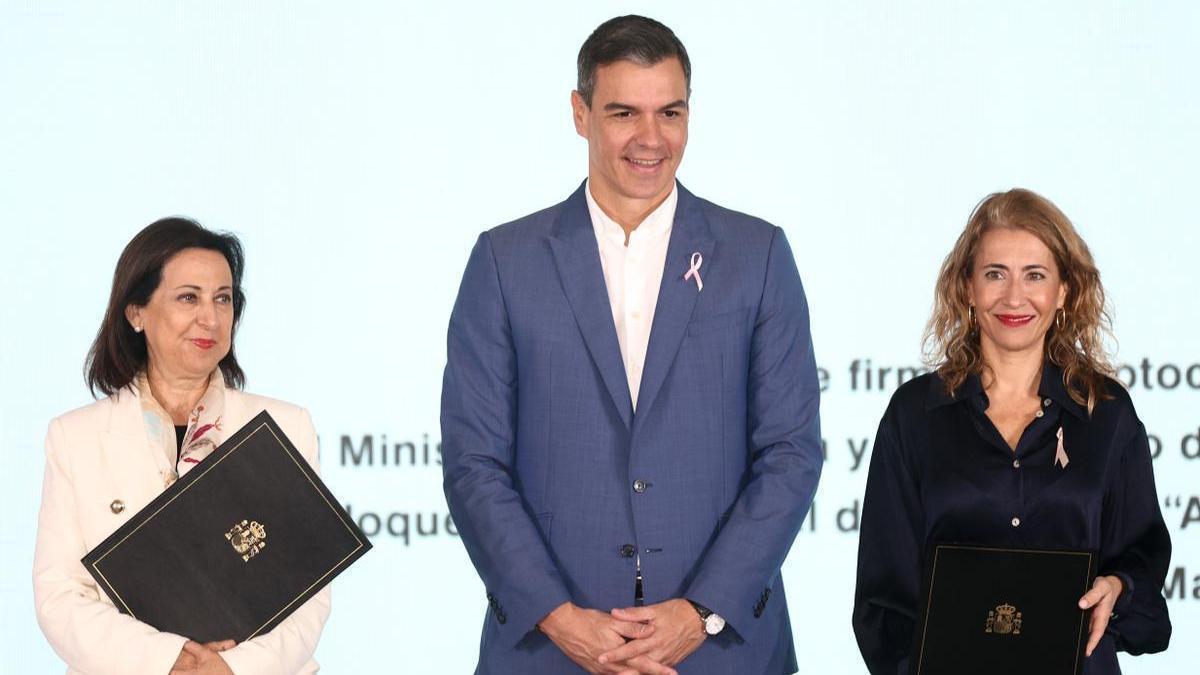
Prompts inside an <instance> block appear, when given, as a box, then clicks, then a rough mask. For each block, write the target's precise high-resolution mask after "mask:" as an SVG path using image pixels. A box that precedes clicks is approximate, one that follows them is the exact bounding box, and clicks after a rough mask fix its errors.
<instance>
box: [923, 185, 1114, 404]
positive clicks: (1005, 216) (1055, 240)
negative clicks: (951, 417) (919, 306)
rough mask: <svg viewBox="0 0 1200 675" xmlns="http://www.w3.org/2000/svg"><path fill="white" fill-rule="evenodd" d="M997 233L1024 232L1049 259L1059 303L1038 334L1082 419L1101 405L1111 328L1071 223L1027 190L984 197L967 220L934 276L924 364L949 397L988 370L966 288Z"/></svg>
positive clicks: (1087, 256)
mask: <svg viewBox="0 0 1200 675" xmlns="http://www.w3.org/2000/svg"><path fill="white" fill-rule="evenodd" d="M998 227H1003V228H1011V229H1017V230H1025V231H1026V232H1029V233H1031V234H1033V235H1034V236H1036V237H1037V238H1038V239H1040V240H1041V241H1042V243H1044V244H1045V245H1046V247H1047V248H1049V249H1050V252H1051V253H1052V254H1053V255H1054V260H1055V262H1056V263H1057V264H1058V271H1059V275H1060V277H1061V278H1062V280H1063V282H1064V283H1066V285H1067V297H1066V300H1065V302H1064V304H1063V309H1062V311H1061V312H1059V315H1058V316H1056V317H1055V320H1054V322H1053V323H1052V324H1051V325H1050V329H1049V330H1048V331H1047V332H1046V342H1045V353H1046V357H1047V358H1049V359H1050V361H1051V362H1052V363H1054V364H1055V365H1057V366H1058V367H1059V368H1061V369H1062V372H1063V385H1064V386H1065V387H1066V390H1067V393H1068V394H1070V396H1071V398H1072V399H1074V400H1075V401H1076V402H1077V403H1079V404H1080V405H1083V406H1086V407H1087V410H1088V413H1089V414H1090V413H1091V411H1092V409H1093V408H1094V407H1095V405H1096V403H1097V402H1098V401H1099V400H1101V399H1104V398H1109V396H1108V395H1107V394H1106V393H1105V390H1104V387H1105V381H1106V377H1107V376H1108V375H1111V374H1112V372H1113V369H1112V366H1111V365H1110V364H1109V362H1108V357H1107V355H1106V354H1105V350H1104V342H1103V336H1104V335H1105V334H1110V335H1111V328H1112V322H1111V321H1110V319H1109V316H1108V312H1107V310H1106V309H1105V300H1104V286H1103V285H1102V284H1101V283H1100V272H1099V270H1097V269H1096V263H1095V262H1094V261H1093V259H1092V254H1091V251H1089V250H1088V247H1087V244H1086V243H1084V241H1083V239H1082V238H1081V237H1080V236H1079V233H1078V232H1076V231H1075V227H1074V226H1073V225H1071V221H1070V220H1069V219H1068V218H1067V217H1066V215H1064V214H1063V212H1062V211H1060V210H1059V209H1058V207H1057V206H1055V205H1054V204H1053V203H1051V202H1050V200H1048V199H1046V198H1045V197H1042V196H1041V195H1039V194H1037V193H1035V192H1032V191H1030V190H1024V189H1021V188H1014V189H1012V190H1009V191H1008V192H997V193H995V194H991V195H988V196H987V197H986V198H985V199H984V200H983V201H981V202H979V204H978V205H977V206H976V207H975V210H974V211H973V212H972V213H971V218H970V219H969V220H968V221H967V227H966V228H965V229H964V230H963V232H962V234H960V235H959V236H958V241H957V242H955V244H954V248H953V249H952V250H951V251H950V254H949V255H947V256H946V260H945V262H943V263H942V270H941V272H940V273H939V274H938V280H937V286H936V288H935V290H934V305H933V315H932V316H931V317H930V318H929V324H928V325H927V326H926V328H925V336H924V339H923V342H922V344H923V349H924V353H925V363H926V365H927V366H929V367H930V368H931V369H934V370H936V371H937V373H938V375H939V376H941V378H942V381H943V382H945V385H946V391H947V393H950V394H953V393H954V391H955V390H956V389H958V387H959V386H960V385H961V384H962V383H963V381H964V380H965V379H966V378H967V376H968V375H970V374H972V373H974V374H977V375H981V376H982V375H983V373H984V371H985V370H986V369H987V368H988V367H989V366H988V364H987V363H984V360H983V354H982V352H981V351H980V346H979V327H978V325H977V323H976V322H975V321H974V317H973V316H972V315H973V314H974V312H973V310H972V309H971V302H970V295H969V292H968V287H967V281H968V280H969V279H970V278H971V275H972V273H973V272H974V264H975V254H976V252H977V251H978V250H979V242H980V240H981V239H982V238H983V235H984V233H985V232H987V231H988V230H990V229H993V228H998Z"/></svg>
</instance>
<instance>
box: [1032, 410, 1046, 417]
mask: <svg viewBox="0 0 1200 675" xmlns="http://www.w3.org/2000/svg"><path fill="white" fill-rule="evenodd" d="M1045 414H1046V413H1044V412H1042V411H1041V410H1039V411H1037V412H1036V413H1035V414H1034V417H1041V416H1042V415H1045Z"/></svg>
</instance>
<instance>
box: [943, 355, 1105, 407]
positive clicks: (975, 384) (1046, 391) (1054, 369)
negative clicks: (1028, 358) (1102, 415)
mask: <svg viewBox="0 0 1200 675" xmlns="http://www.w3.org/2000/svg"><path fill="white" fill-rule="evenodd" d="M982 394H983V381H982V380H980V378H979V375H978V374H976V373H971V374H970V375H967V379H965V380H963V382H962V384H960V385H958V388H957V389H955V390H954V393H953V394H950V393H947V392H946V384H945V381H944V380H942V378H941V375H939V374H938V373H936V372H935V373H934V374H933V380H932V381H931V382H930V387H929V395H928V397H927V398H926V400H925V409H926V410H933V409H934V408H940V407H942V406H947V405H950V404H951V403H958V402H960V401H969V400H972V399H973V398H976V397H978V396H981V395H982ZM1038 397H1039V398H1048V399H1050V400H1051V401H1053V402H1055V403H1057V404H1058V405H1060V406H1062V407H1063V409H1064V410H1066V411H1067V412H1069V413H1071V414H1072V415H1074V416H1075V417H1078V418H1079V419H1081V420H1086V419H1087V411H1086V410H1085V409H1084V407H1083V406H1081V405H1079V403H1077V402H1076V401H1075V399H1073V398H1071V395H1070V394H1068V393H1067V387H1066V385H1064V384H1063V375H1062V369H1061V368H1059V367H1058V366H1056V365H1054V364H1053V363H1051V362H1050V361H1046V362H1045V363H1043V364H1042V380H1041V382H1040V383H1039V384H1038Z"/></svg>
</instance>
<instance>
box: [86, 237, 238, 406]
mask: <svg viewBox="0 0 1200 675" xmlns="http://www.w3.org/2000/svg"><path fill="white" fill-rule="evenodd" d="M189 248H199V249H205V250H208V251H216V252H217V253H220V254H221V255H223V256H225V261H226V262H228V263H229V271H230V272H232V273H233V329H232V332H231V335H230V339H229V353H228V354H226V355H225V358H223V359H221V363H220V364H219V366H220V368H221V374H222V375H223V376H224V378H225V384H226V385H227V386H230V387H236V388H238V389H241V388H242V387H243V386H245V384H246V373H244V372H243V371H242V367H241V366H239V365H238V362H237V357H236V356H235V355H234V349H233V336H234V335H236V334H237V327H238V322H239V321H240V320H241V318H242V310H244V309H245V308H246V295H245V293H244V292H243V291H242V272H243V271H244V270H245V267H246V257H245V254H244V253H243V252H242V243H241V242H240V241H238V239H237V237H235V236H233V235H232V234H229V233H224V232H213V231H211V230H207V229H205V228H203V227H201V225H200V224H199V223H197V222H196V221H194V220H190V219H188V218H179V217H174V218H163V219H161V220H157V221H155V222H153V223H150V224H149V225H147V226H146V228H145V229H143V230H142V231H141V232H138V233H137V235H136V236H135V237H134V238H133V239H131V240H130V241H129V243H128V244H126V245H125V250H124V251H121V257H120V259H118V260H117V269H116V271H115V272H113V282H112V292H111V293H110V294H109V296H108V308H107V309H106V310H104V321H103V322H101V324H100V330H99V331H98V332H97V333H96V340H95V341H94V342H92V347H91V349H89V350H88V355H87V362H86V363H85V364H84V380H85V381H86V382H87V385H88V389H90V390H91V392H92V395H93V396H95V395H96V392H97V391H99V392H100V393H102V394H104V395H106V396H111V395H113V394H115V393H117V392H118V391H120V390H121V389H123V388H124V387H127V386H129V384H130V383H132V382H133V380H134V378H135V377H137V374H138V373H139V372H140V371H142V370H144V369H145V368H146V358H147V355H146V338H145V336H144V335H143V334H141V333H137V332H134V330H133V326H130V325H129V321H128V320H126V318H125V308H126V307H128V306H129V305H136V306H139V307H141V306H145V305H146V303H148V302H150V296H151V295H153V293H154V291H155V289H157V288H158V284H159V282H161V281H162V271H163V266H165V265H166V264H167V261H168V260H170V259H171V258H173V257H175V255H176V254H178V253H179V252H180V251H183V250H185V249H189Z"/></svg>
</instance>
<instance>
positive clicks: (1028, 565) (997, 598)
mask: <svg viewBox="0 0 1200 675" xmlns="http://www.w3.org/2000/svg"><path fill="white" fill-rule="evenodd" d="M1094 576H1095V555H1094V554H1093V553H1092V552H1090V551H1064V550H1041V549H1037V550H1034V549H1019V548H999V547H995V548H991V547H985V546H967V545H960V544H935V545H933V546H932V547H931V548H930V552H929V555H928V558H927V560H926V570H925V584H924V589H923V592H924V598H925V604H924V607H923V608H922V610H921V617H920V622H919V623H918V624H917V634H916V644H915V645H914V649H913V655H912V659H911V669H910V670H911V672H913V673H916V674H917V675H943V674H946V673H953V674H954V675H960V674H962V673H972V675H993V674H994V675H1014V674H1015V673H1020V675H1078V674H1079V673H1080V672H1082V669H1083V649H1084V646H1085V645H1086V643H1087V619H1088V613H1087V612H1085V611H1084V610H1081V609H1079V604H1078V603H1079V598H1081V597H1082V596H1083V594H1084V593H1086V592H1087V591H1088V590H1089V589H1090V588H1091V584H1092V580H1093V578H1094Z"/></svg>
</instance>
